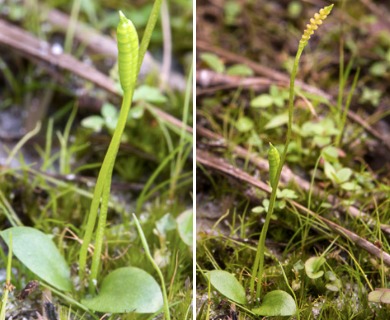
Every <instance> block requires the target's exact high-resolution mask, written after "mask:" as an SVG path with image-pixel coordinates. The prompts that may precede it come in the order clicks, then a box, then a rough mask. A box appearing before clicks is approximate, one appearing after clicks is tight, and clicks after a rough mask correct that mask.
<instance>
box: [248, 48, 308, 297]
mask: <svg viewBox="0 0 390 320" xmlns="http://www.w3.org/2000/svg"><path fill="white" fill-rule="evenodd" d="M303 48H304V46H301V45H300V46H299V47H298V52H297V55H296V56H295V61H294V67H293V70H292V72H291V77H290V95H289V105H288V128H287V137H286V142H285V145H284V150H283V153H282V156H281V158H280V163H279V166H278V170H277V172H276V176H275V181H277V182H276V183H275V186H274V187H273V188H272V192H271V197H270V202H269V206H268V211H267V215H266V217H265V222H264V225H263V228H262V230H261V233H260V238H259V243H258V246H257V253H258V254H256V258H255V263H254V264H253V269H252V278H251V282H250V292H251V295H252V296H253V293H254V282H255V275H256V274H257V289H256V298H260V295H261V285H262V281H263V273H264V250H265V238H266V235H267V231H268V227H269V223H270V221H271V216H272V213H273V211H274V205H275V201H276V191H277V186H278V184H279V180H280V174H281V172H282V168H283V164H284V162H285V160H286V155H287V149H288V146H289V144H290V141H291V133H292V120H293V111H294V94H295V77H296V75H297V72H298V64H299V59H300V57H301V55H302V52H303Z"/></svg>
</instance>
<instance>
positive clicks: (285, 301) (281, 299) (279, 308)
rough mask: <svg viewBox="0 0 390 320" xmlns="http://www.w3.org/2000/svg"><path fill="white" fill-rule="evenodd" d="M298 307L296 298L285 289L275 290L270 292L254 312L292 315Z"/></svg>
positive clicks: (264, 314)
mask: <svg viewBox="0 0 390 320" xmlns="http://www.w3.org/2000/svg"><path fill="white" fill-rule="evenodd" d="M296 311H297V307H296V305H295V301H294V299H293V298H292V297H291V296H290V295H289V294H288V293H287V292H285V291H282V290H274V291H271V292H268V293H267V294H266V295H265V296H264V299H263V303H262V304H261V306H260V307H258V308H256V309H253V310H252V312H253V313H255V314H257V315H260V316H269V317H274V316H291V315H293V314H295V313H296Z"/></svg>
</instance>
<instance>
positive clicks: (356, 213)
mask: <svg viewBox="0 0 390 320" xmlns="http://www.w3.org/2000/svg"><path fill="white" fill-rule="evenodd" d="M196 132H197V134H199V135H201V136H203V137H207V138H209V139H214V140H218V141H223V142H224V143H225V145H226V146H227V147H228V148H231V150H232V151H233V152H234V153H235V154H236V155H237V156H238V157H240V158H242V159H243V160H245V161H249V162H250V163H252V164H253V165H255V166H256V167H257V168H259V169H261V170H264V171H268V170H269V169H268V161H267V160H264V159H263V158H260V157H259V156H257V155H256V154H254V153H251V152H249V151H248V150H247V149H245V148H243V147H241V146H237V145H233V144H232V143H230V142H229V141H226V140H225V139H224V138H223V137H222V136H220V135H218V134H217V133H214V132H212V131H210V130H207V129H205V128H203V127H200V126H197V128H196ZM281 181H282V182H283V183H285V184H286V183H288V182H290V181H294V182H295V183H296V184H297V185H298V186H299V187H300V188H301V189H302V190H305V191H309V190H310V183H309V182H308V181H306V180H304V179H302V178H301V177H299V176H297V175H296V174H294V173H293V172H292V170H291V169H290V168H289V167H288V166H287V165H284V166H283V171H282V174H281ZM313 194H314V195H316V196H318V197H320V198H326V199H327V200H328V201H329V202H332V201H335V199H334V197H333V196H331V195H329V196H327V195H325V192H324V191H323V190H321V189H320V188H317V187H316V186H313ZM340 202H341V201H340V200H339V199H336V203H335V205H339V204H340ZM344 210H346V211H347V213H348V214H350V215H351V216H352V217H354V218H363V219H364V220H365V222H366V223H367V224H368V225H369V226H375V225H376V222H375V220H373V219H372V218H371V217H370V216H369V215H368V214H366V213H365V212H363V211H361V210H359V209H358V208H356V207H354V206H349V207H348V209H344ZM380 228H381V230H382V231H383V232H385V233H387V234H388V235H390V225H387V224H382V223H381V224H380Z"/></svg>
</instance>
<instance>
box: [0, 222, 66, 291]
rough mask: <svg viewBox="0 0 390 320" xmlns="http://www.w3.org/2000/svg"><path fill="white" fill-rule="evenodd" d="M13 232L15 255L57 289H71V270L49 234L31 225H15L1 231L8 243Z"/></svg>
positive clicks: (0, 233)
mask: <svg viewBox="0 0 390 320" xmlns="http://www.w3.org/2000/svg"><path fill="white" fill-rule="evenodd" d="M10 233H12V249H13V253H14V255H15V256H16V257H17V258H18V259H19V260H20V261H21V262H22V263H23V264H24V265H25V266H26V267H27V268H28V269H29V270H30V271H31V272H33V273H34V274H36V275H37V276H38V277H39V278H41V279H42V280H43V281H45V282H47V283H48V284H50V285H51V286H53V287H55V288H56V289H59V290H62V291H70V290H71V289H72V283H71V281H70V270H69V267H68V264H67V263H66V261H65V259H64V257H63V256H62V255H61V254H60V252H59V251H58V249H57V247H56V246H55V245H54V243H53V241H52V240H51V239H50V238H49V236H48V235H46V234H44V233H43V232H41V231H39V230H37V229H34V228H30V227H14V228H9V229H6V230H4V231H2V232H0V235H1V237H2V238H3V239H4V241H5V242H6V243H7V245H8V242H9V234H10Z"/></svg>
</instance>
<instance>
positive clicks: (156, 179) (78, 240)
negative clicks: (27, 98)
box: [0, 0, 193, 319]
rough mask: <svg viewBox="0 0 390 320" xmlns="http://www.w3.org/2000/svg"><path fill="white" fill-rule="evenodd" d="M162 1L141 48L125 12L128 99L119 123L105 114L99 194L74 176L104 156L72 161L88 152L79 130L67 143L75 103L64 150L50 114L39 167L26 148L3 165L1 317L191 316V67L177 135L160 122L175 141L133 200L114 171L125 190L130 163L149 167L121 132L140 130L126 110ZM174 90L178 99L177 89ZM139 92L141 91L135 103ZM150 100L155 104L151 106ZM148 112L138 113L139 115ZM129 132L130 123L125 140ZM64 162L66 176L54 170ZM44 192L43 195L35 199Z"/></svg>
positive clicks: (122, 69)
mask: <svg viewBox="0 0 390 320" xmlns="http://www.w3.org/2000/svg"><path fill="white" fill-rule="evenodd" d="M76 3H77V1H76ZM160 7H161V1H160V0H156V1H155V3H154V6H153V8H151V13H150V18H149V20H148V23H147V24H146V28H145V32H144V34H143V37H142V41H141V43H140V46H139V43H138V33H137V31H136V30H135V27H134V25H133V23H132V22H131V21H130V20H129V19H127V18H126V17H125V15H124V14H123V13H122V12H120V23H119V25H118V30H117V38H118V51H119V57H118V69H119V80H120V83H121V86H122V90H123V102H122V107H121V109H120V112H119V115H118V116H117V118H116V124H114V125H113V123H112V120H113V119H111V121H110V119H108V118H105V119H106V120H107V123H109V128H111V129H112V132H111V133H112V135H113V137H112V140H111V142H110V144H109V146H108V150H107V152H106V154H105V156H104V160H103V162H102V165H101V168H100V171H99V175H98V178H97V180H96V183H94V182H93V179H91V178H90V182H88V183H91V182H92V184H91V185H94V193H93V194H91V193H90V192H89V191H88V188H85V187H82V186H80V185H77V184H76V183H75V182H73V181H76V182H77V183H78V184H80V182H81V180H78V179H80V178H82V177H83V176H79V173H80V172H87V171H89V172H94V169H95V168H96V167H98V166H99V167H100V164H99V163H97V164H96V163H93V164H85V165H84V168H82V167H79V168H78V171H77V170H76V171H72V169H71V165H72V163H73V162H74V161H78V157H80V156H81V155H82V154H83V153H85V152H86V146H85V144H84V142H80V140H78V139H76V138H74V139H76V143H74V145H71V144H70V141H69V140H70V134H71V126H72V124H73V122H74V121H75V119H76V113H77V108H73V111H72V112H71V114H70V116H69V118H68V122H67V124H66V129H65V132H64V133H63V134H62V133H58V136H59V140H60V143H61V146H60V148H61V149H60V151H59V152H58V153H57V154H54V155H53V154H52V140H53V139H52V132H53V120H50V121H49V123H48V126H47V135H46V138H47V140H46V146H45V148H44V150H40V153H39V154H40V155H41V156H42V162H43V164H42V165H41V167H40V170H37V169H36V167H34V165H31V164H29V163H24V159H23V155H21V156H20V161H21V162H20V164H19V166H17V167H16V168H14V167H11V166H9V165H10V161H8V160H7V163H6V166H4V167H3V168H4V170H3V172H2V174H1V176H0V179H1V181H2V182H1V184H0V185H1V188H0V198H1V199H0V210H1V211H2V212H3V213H4V214H5V215H4V218H2V219H1V223H2V227H1V229H2V230H1V232H0V235H1V237H2V240H3V241H4V243H5V244H7V246H3V245H2V246H1V250H0V254H1V255H2V259H1V261H2V263H1V265H0V268H3V267H4V269H6V270H7V272H6V273H7V275H6V279H4V280H5V282H6V284H7V286H6V288H5V290H3V299H2V303H1V312H0V316H1V318H2V319H5V317H7V318H8V317H12V316H18V315H19V314H20V315H25V316H27V317H29V318H31V317H36V316H39V314H38V313H40V314H41V316H43V317H46V318H50V319H57V318H59V319H81V318H82V319H99V318H100V317H101V316H102V315H103V314H107V313H109V314H112V315H109V316H107V318H109V319H115V318H116V317H117V316H118V315H117V314H121V316H120V317H121V318H123V319H149V318H151V317H162V315H163V317H164V318H165V319H171V318H182V319H189V318H191V316H192V307H191V306H192V304H191V300H192V293H191V281H192V280H191V279H192V230H193V229H192V216H193V213H192V210H188V208H189V207H190V208H191V207H192V205H191V202H190V201H188V198H190V197H189V192H190V190H191V187H192V174H191V172H190V171H191V169H190V168H191V164H190V163H189V161H188V153H189V151H188V150H191V142H192V141H191V137H189V136H188V135H187V133H186V130H185V129H186V125H187V123H188V122H189V121H190V120H189V117H188V114H189V111H190V96H191V92H190V88H191V87H192V86H191V81H190V79H191V73H189V80H188V84H187V89H186V91H185V93H181V94H182V95H183V96H182V97H181V100H182V102H183V105H184V107H183V108H182V118H183V121H182V122H180V121H177V120H176V121H177V122H179V123H180V125H179V126H178V125H177V124H176V126H177V128H174V130H173V132H174V133H173V134H172V133H171V132H170V130H169V127H168V126H167V124H166V122H164V121H162V120H160V130H161V131H162V132H163V135H164V136H165V138H166V140H167V144H168V148H165V150H163V148H161V149H160V150H163V151H164V152H163V153H161V154H159V155H158V154H153V153H151V154H150V155H152V156H153V157H149V161H150V160H152V162H154V163H155V165H156V166H157V169H155V171H154V173H153V174H152V175H150V172H148V173H147V175H145V176H146V182H145V185H144V188H143V189H141V190H139V191H138V194H139V201H138V203H136V201H134V200H132V201H131V205H129V194H128V193H127V194H126V192H128V191H126V192H124V193H123V194H120V193H119V192H118V191H117V188H115V184H116V183H117V180H118V179H117V177H116V176H115V175H116V174H122V179H124V182H122V183H125V187H126V189H125V190H128V188H129V185H130V184H129V183H128V182H125V181H126V180H125V179H126V170H130V171H132V170H138V171H139V173H138V174H133V175H132V178H134V177H140V176H141V177H142V176H143V175H144V174H145V168H143V167H142V166H134V163H132V160H130V159H129V161H124V160H126V159H123V155H121V154H120V152H121V151H120V150H121V146H123V144H124V142H125V141H126V140H124V139H123V137H124V132H125V127H126V125H127V124H128V123H129V124H132V128H131V129H133V131H134V129H135V128H137V127H136V126H135V125H134V124H133V122H134V118H132V117H131V116H130V112H129V111H130V106H131V102H132V100H133V95H134V93H135V92H137V91H136V90H137V89H136V82H137V78H138V74H139V72H140V69H141V64H142V61H143V59H144V56H145V54H146V50H147V48H148V45H149V41H150V40H151V38H152V33H153V29H154V27H155V25H156V22H157V19H158V17H159V13H160ZM75 10H76V11H77V10H78V9H77V8H76V9H75ZM73 13H74V12H73ZM73 27H74V26H73ZM154 90H155V91H156V90H157V88H156V89H154ZM157 91H158V94H159V95H160V96H162V93H160V90H157ZM171 94H172V97H173V95H174V92H173V91H172V92H171ZM179 94H180V93H179ZM179 94H178V95H179ZM141 96H142V95H140V94H139V93H138V101H140V100H141V98H140V97H141ZM143 103H144V102H143ZM147 108H148V109H150V110H152V112H153V106H152V105H151V104H149V105H148V106H147ZM145 109H146V108H145ZM156 112H157V111H156ZM142 117H143V115H142V114H141V115H140V114H138V118H142ZM144 118H146V117H144ZM149 121H150V120H149ZM87 122H88V121H87ZM92 122H93V121H92ZM90 123H91V122H90ZM138 129H139V128H137V130H138ZM35 131H37V130H35ZM35 131H34V132H35ZM81 131H82V132H81ZM81 131H80V133H79V134H84V135H85V134H86V133H85V129H81ZM144 131H146V130H145V128H144ZM130 132H131V130H129V131H127V133H126V136H127V138H128V137H129V133H130ZM91 133H92V132H91V131H89V134H90V135H91ZM160 135H161V132H160ZM31 136H32V135H28V136H27V137H26V138H24V139H23V140H22V141H21V143H19V145H16V146H15V148H14V150H13V151H12V152H10V156H9V159H12V160H13V158H14V157H15V155H16V154H17V153H16V151H18V150H19V149H22V150H23V148H26V147H28V146H29V145H28V144H26V142H27V141H28V139H29V138H31ZM91 136H92V135H91ZM91 136H90V137H91ZM145 136H147V134H145ZM83 139H85V137H84V138H83ZM83 139H81V140H83ZM140 140H143V141H142V143H143V144H144V145H145V147H148V148H150V149H152V147H153V144H154V143H155V142H156V141H148V138H146V139H140ZM127 141H128V140H127ZM77 144H80V145H77ZM83 144H84V145H83ZM72 148H74V149H72ZM89 152H91V151H89ZM118 152H119V156H120V157H122V159H121V161H120V163H121V165H122V166H124V167H125V166H128V167H129V168H126V169H124V168H123V167H122V169H121V166H120V165H118V162H117V161H116V158H117V155H118ZM139 154H141V155H142V152H139ZM120 157H118V158H120ZM99 161H100V160H98V162H99ZM57 163H59V169H60V170H59V174H53V173H51V172H56V170H57V168H56V164H57ZM167 167H168V168H169V169H168V170H167V169H166V168H167ZM47 169H51V170H53V171H51V172H47ZM148 171H150V169H148ZM145 176H144V177H143V179H145ZM167 177H168V178H167ZM68 178H70V181H67V180H69V179H68ZM87 180H88V179H87ZM18 184H19V185H18ZM21 185H22V186H23V190H22V191H21V194H22V198H21V199H20V204H21V206H22V207H21V208H22V209H19V208H16V207H15V201H14V199H13V197H15V194H16V193H17V190H18V188H21V187H20V186H21ZM30 186H31V187H30ZM179 190H180V191H179ZM38 191H39V192H40V193H39V197H38V199H39V198H41V199H40V201H36V196H37V195H38ZM90 200H92V202H91V203H90ZM88 207H89V210H88ZM132 212H136V213H137V216H138V218H137V216H136V215H134V214H133V215H132V214H131V213H132ZM87 213H88V214H87ZM2 244H3V243H2ZM7 252H8V255H7ZM145 253H146V255H145ZM15 257H16V258H17V259H15ZM89 260H91V261H92V262H91V264H89ZM11 266H12V268H11ZM11 271H12V272H11ZM156 279H158V281H156ZM37 280H39V281H37ZM23 288H24V289H23ZM14 289H15V290H14ZM86 289H88V290H86ZM40 295H41V297H40ZM25 305H28V306H30V307H29V310H30V311H26V310H25V308H24V306H25ZM103 317H106V316H103Z"/></svg>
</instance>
